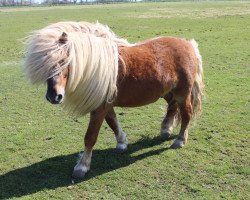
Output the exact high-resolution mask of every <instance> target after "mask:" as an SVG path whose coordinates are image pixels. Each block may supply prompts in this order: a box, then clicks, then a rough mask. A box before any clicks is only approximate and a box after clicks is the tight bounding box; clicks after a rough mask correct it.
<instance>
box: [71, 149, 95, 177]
mask: <svg viewBox="0 0 250 200" xmlns="http://www.w3.org/2000/svg"><path fill="white" fill-rule="evenodd" d="M79 156H80V159H79V160H78V162H77V164H76V166H75V167H74V171H78V170H80V171H82V172H83V173H86V172H87V171H88V170H89V169H90V163H91V157H92V150H85V151H84V152H83V153H81V154H80V155H79Z"/></svg>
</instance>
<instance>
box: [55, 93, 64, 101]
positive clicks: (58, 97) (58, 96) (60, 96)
mask: <svg viewBox="0 0 250 200" xmlns="http://www.w3.org/2000/svg"><path fill="white" fill-rule="evenodd" d="M62 98H63V95H61V94H58V95H57V99H56V100H57V101H58V102H60V101H61V100H62Z"/></svg>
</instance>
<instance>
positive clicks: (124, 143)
mask: <svg viewBox="0 0 250 200" xmlns="http://www.w3.org/2000/svg"><path fill="white" fill-rule="evenodd" d="M105 120H106V122H107V123H108V125H109V127H110V128H111V129H112V130H113V131H114V133H115V138H116V141H117V145H116V151H117V152H118V153H122V152H124V151H126V150H127V147H128V140H127V137H126V134H125V133H124V132H123V130H122V128H121V126H120V124H119V122H118V120H117V117H116V114H115V111H114V108H111V109H110V110H109V112H108V114H107V115H106V117H105Z"/></svg>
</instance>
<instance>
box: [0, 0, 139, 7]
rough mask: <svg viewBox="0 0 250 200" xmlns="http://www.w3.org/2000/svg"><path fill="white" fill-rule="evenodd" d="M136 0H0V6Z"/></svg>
mask: <svg viewBox="0 0 250 200" xmlns="http://www.w3.org/2000/svg"><path fill="white" fill-rule="evenodd" d="M136 1H137V0H0V6H33V5H38V4H44V5H59V4H88V3H115V2H136Z"/></svg>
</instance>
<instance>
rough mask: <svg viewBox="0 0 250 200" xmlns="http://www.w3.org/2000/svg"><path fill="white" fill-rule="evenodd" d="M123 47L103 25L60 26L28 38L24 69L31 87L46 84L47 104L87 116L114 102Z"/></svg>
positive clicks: (77, 24)
mask: <svg viewBox="0 0 250 200" xmlns="http://www.w3.org/2000/svg"><path fill="white" fill-rule="evenodd" d="M121 45H123V46H128V45H130V44H129V43H128V42H126V41H125V40H124V39H120V38H118V37H117V36H116V35H115V34H114V33H113V32H112V31H111V30H110V29H109V28H108V27H107V26H104V25H102V24H99V23H95V24H91V23H88V22H59V23H56V24H52V25H49V26H47V27H45V28H43V29H41V30H38V31H35V32H34V33H33V34H32V35H31V36H30V37H29V39H28V42H27V53H26V58H25V62H24V67H25V71H26V74H27V76H28V78H29V79H30V81H31V83H34V84H36V83H47V86H48V90H47V94H46V98H47V100H48V101H50V102H51V103H53V104H58V103H63V105H64V107H65V108H67V109H68V110H69V111H70V112H72V113H74V114H76V115H84V114H86V113H88V112H90V111H93V110H94V109H96V108H97V107H98V106H100V105H101V104H103V103H104V104H105V103H111V102H112V101H113V100H114V98H115V96H116V92H117V86H116V81H117V74H118V56H119V55H118V46H121Z"/></svg>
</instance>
